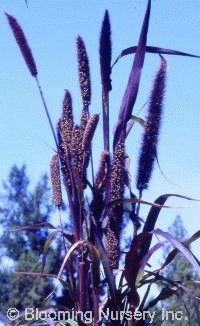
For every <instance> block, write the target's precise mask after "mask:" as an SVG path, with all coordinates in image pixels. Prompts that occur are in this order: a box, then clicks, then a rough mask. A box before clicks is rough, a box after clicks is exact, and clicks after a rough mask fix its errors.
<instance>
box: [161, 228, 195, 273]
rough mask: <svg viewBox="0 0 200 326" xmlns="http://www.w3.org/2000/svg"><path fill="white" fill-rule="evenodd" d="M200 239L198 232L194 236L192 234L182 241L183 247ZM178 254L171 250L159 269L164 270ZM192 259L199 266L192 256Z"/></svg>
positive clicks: (175, 250) (176, 251)
mask: <svg viewBox="0 0 200 326" xmlns="http://www.w3.org/2000/svg"><path fill="white" fill-rule="evenodd" d="M199 238H200V230H199V231H197V232H196V233H195V234H193V235H192V236H191V237H190V238H189V239H187V240H185V241H183V242H182V243H183V245H184V246H185V247H189V246H190V245H191V243H192V242H194V241H196V240H198V239H199ZM177 253H178V250H177V249H174V250H172V251H171V252H170V253H169V255H168V256H167V258H166V260H165V262H164V264H163V265H162V267H161V269H163V268H165V267H166V266H167V265H169V264H170V263H171V261H172V260H173V259H174V258H175V256H176V255H177ZM193 257H194V259H195V260H196V261H197V263H198V264H199V265H200V262H199V260H198V259H197V258H196V257H195V256H194V254H193Z"/></svg>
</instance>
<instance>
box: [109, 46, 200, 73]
mask: <svg viewBox="0 0 200 326" xmlns="http://www.w3.org/2000/svg"><path fill="white" fill-rule="evenodd" d="M136 50H137V46H131V47H129V48H126V49H124V50H123V51H122V52H121V53H120V55H119V56H118V57H117V59H116V60H115V62H114V63H113V65H112V68H113V67H114V65H115V64H116V63H117V62H118V61H119V59H121V58H122V57H124V56H126V55H128V54H134V53H135V52H136ZM146 53H153V54H170V55H180V56H184V57H191V58H200V56H199V55H196V54H191V53H186V52H182V51H176V50H170V49H165V48H159V47H157V46H150V45H147V46H146Z"/></svg>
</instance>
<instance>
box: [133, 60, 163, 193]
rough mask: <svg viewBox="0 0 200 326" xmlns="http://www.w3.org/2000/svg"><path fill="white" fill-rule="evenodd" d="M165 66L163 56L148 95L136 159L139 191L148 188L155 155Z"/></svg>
mask: <svg viewBox="0 0 200 326" xmlns="http://www.w3.org/2000/svg"><path fill="white" fill-rule="evenodd" d="M166 68H167V62H166V60H165V59H164V58H163V57H161V64H160V69H159V71H158V73H157V75H156V78H155V81H154V85H153V89H152V93H151V96H150V103H149V110H148V116H147V120H146V124H145V131H144V134H143V139H142V146H141V151H140V155H139V161H138V171H137V176H136V187H137V189H138V190H139V191H143V190H144V189H147V188H148V185H149V181H150V179H151V176H152V172H153V167H154V163H155V159H156V157H157V146H158V141H159V134H160V127H161V120H162V114H163V100H164V94H165V81H166Z"/></svg>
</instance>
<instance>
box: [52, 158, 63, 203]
mask: <svg viewBox="0 0 200 326" xmlns="http://www.w3.org/2000/svg"><path fill="white" fill-rule="evenodd" d="M50 172H51V183H52V190H53V201H54V204H55V205H56V206H58V207H60V206H61V205H62V192H61V181H60V169H59V158H58V155H57V154H56V155H54V156H53V157H52V159H51V162H50Z"/></svg>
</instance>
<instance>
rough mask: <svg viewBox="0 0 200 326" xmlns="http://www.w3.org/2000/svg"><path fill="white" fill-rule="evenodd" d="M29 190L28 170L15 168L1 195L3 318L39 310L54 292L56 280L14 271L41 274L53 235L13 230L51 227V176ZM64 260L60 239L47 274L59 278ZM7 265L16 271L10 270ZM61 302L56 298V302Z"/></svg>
mask: <svg viewBox="0 0 200 326" xmlns="http://www.w3.org/2000/svg"><path fill="white" fill-rule="evenodd" d="M29 186H30V180H29V178H28V177H27V173H26V166H25V165H24V166H22V167H21V168H18V167H17V166H16V165H14V166H13V167H12V168H11V170H10V173H9V176H8V180H7V182H4V184H3V188H4V189H3V190H4V191H3V193H1V194H0V223H1V225H2V227H3V232H2V235H1V238H0V258H1V262H3V263H4V264H2V265H3V266H4V267H2V268H1V269H0V297H1V306H0V311H1V312H2V313H3V314H5V312H6V310H7V309H8V308H9V307H15V308H17V309H18V310H20V311H21V310H23V309H24V308H25V307H28V306H29V307H34V306H37V307H38V306H40V304H41V301H42V299H44V298H45V297H46V296H47V295H48V294H49V293H50V292H51V291H52V289H53V283H52V279H49V278H46V277H33V276H24V275H23V276H22V275H18V274H15V273H13V270H14V271H20V272H30V271H31V272H41V269H42V268H41V266H42V256H43V248H44V244H45V242H46V240H47V238H48V236H49V232H48V230H47V229H45V228H40V229H38V230H34V231H18V232H16V231H11V230H14V229H18V228H23V227H25V226H27V225H33V224H34V225H35V224H40V223H49V222H50V218H51V216H52V213H53V210H54V208H53V205H52V200H51V191H50V187H49V185H48V177H47V175H43V176H42V177H41V179H40V180H39V182H38V183H37V184H36V186H35V188H34V189H33V190H32V191H31V190H30V189H29ZM61 259H62V249H61V239H60V238H56V244H55V245H54V246H52V248H50V249H49V252H48V255H47V259H46V264H45V272H47V273H52V274H56V273H57V272H58V268H59V266H60V264H59V263H60V262H61ZM55 261H56V262H57V263H56V264H55ZM8 262H9V264H8ZM6 264H7V265H9V266H12V267H9V268H6V267H5V265H6ZM57 299H59V298H57V296H56V295H55V296H54V300H55V301H56V300H57Z"/></svg>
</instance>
